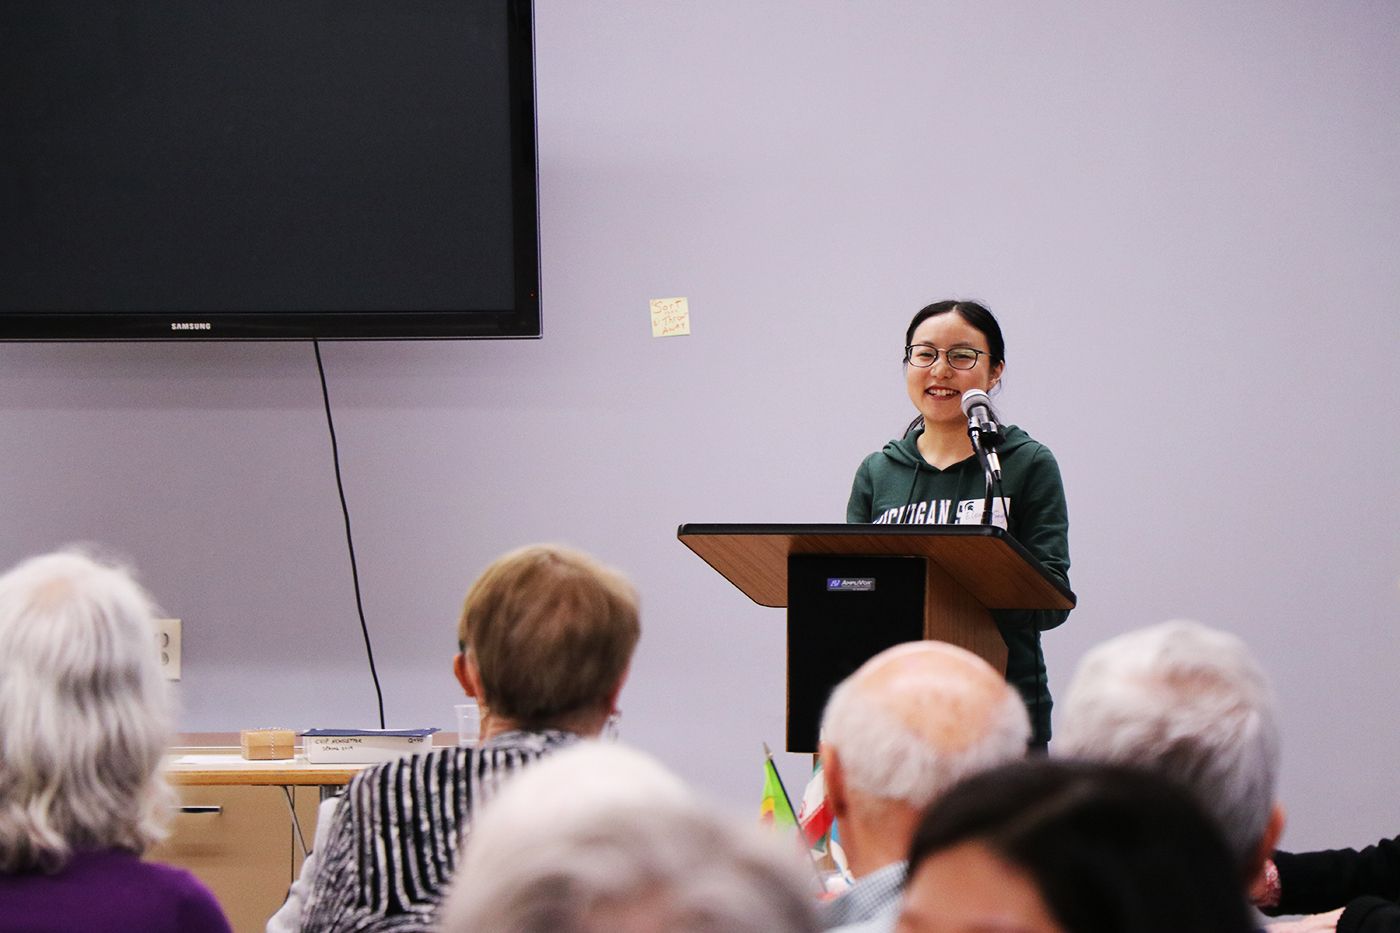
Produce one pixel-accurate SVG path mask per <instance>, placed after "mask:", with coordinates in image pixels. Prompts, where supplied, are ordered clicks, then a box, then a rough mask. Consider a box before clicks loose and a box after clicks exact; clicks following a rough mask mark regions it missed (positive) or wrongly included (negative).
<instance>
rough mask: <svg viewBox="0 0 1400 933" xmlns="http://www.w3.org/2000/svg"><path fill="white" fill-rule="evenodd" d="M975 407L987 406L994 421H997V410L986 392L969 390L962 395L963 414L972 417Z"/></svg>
mask: <svg viewBox="0 0 1400 933" xmlns="http://www.w3.org/2000/svg"><path fill="white" fill-rule="evenodd" d="M974 405H984V406H986V409H987V411H988V412H990V413H991V417H992V420H993V421H995V420H996V416H997V410H996V408H995V407H993V405H992V397H991V396H990V395H988V394H987V393H986V392H984V391H982V390H981V389H968V390H967V391H966V392H964V393H963V394H962V413H963V414H964V415H969V416H970V415H971V414H972V406H974Z"/></svg>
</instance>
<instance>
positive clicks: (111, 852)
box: [0, 552, 229, 933]
mask: <svg viewBox="0 0 1400 933" xmlns="http://www.w3.org/2000/svg"><path fill="white" fill-rule="evenodd" d="M155 637H156V628H155V621H154V612H153V609H152V603H151V600H150V598H149V597H148V596H147V595H146V593H145V592H144V591H142V589H141V588H140V587H139V586H137V585H136V583H134V582H133V581H132V579H131V577H130V576H129V575H128V574H127V572H126V571H124V570H122V569H120V568H118V567H114V566H110V565H106V564H102V563H99V562H98V561H96V560H93V559H92V558H90V557H87V556H84V555H83V554H80V553H76V552H70V553H59V554H48V555H44V556H42V557H35V558H32V559H30V560H27V561H25V562H24V563H21V564H20V565H19V566H17V567H15V568H14V569H13V570H11V571H10V572H9V573H7V574H5V575H4V576H3V577H0V928H3V929H5V930H86V931H93V933H166V931H168V933H176V931H185V930H201V931H212V933H218V931H227V930H228V929H229V927H228V922H227V921H226V920H225V918H224V915H223V912H222V911H221V910H220V909H219V905H218V903H217V902H216V901H215V900H214V897H213V895H212V894H210V893H209V891H208V890H207V889H205V888H204V887H203V886H202V885H201V884H200V883H199V882H198V881H196V880H195V879H194V877H193V876H191V875H190V874H188V873H187V872H184V871H181V870H179V869H175V868H170V867H168V866H164V865H155V864H151V863H148V862H143V861H141V853H142V852H143V851H145V850H146V848H147V847H149V846H150V845H151V844H152V843H154V842H156V841H157V840H158V839H160V838H161V836H163V835H164V829H163V826H164V822H165V819H166V817H167V815H168V813H169V810H170V804H171V803H172V801H173V797H172V795H171V792H170V789H169V787H168V786H167V785H166V783H165V781H164V779H163V778H162V777H161V775H160V765H161V759H162V757H163V756H164V754H165V750H166V746H167V745H168V743H169V738H170V713H169V705H168V698H167V691H166V684H165V680H164V678H163V676H162V674H161V671H160V665H159V662H158V660H157V658H156V649H155Z"/></svg>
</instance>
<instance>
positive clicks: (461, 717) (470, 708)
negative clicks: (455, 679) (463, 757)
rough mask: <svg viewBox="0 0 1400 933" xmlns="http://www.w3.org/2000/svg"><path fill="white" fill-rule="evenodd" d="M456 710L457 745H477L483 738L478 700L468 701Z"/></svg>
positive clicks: (459, 705) (459, 704)
mask: <svg viewBox="0 0 1400 933" xmlns="http://www.w3.org/2000/svg"><path fill="white" fill-rule="evenodd" d="M454 708H455V709H456V710H457V744H458V745H467V746H474V745H476V743H477V740H478V739H480V738H481V707H479V706H477V705H476V700H467V701H466V702H465V703H458V704H457V705H456V706H455V707H454Z"/></svg>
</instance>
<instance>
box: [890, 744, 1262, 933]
mask: <svg viewBox="0 0 1400 933" xmlns="http://www.w3.org/2000/svg"><path fill="white" fill-rule="evenodd" d="M965 844H975V845H979V846H981V847H983V848H984V849H985V850H987V851H989V852H990V853H992V854H993V855H994V856H996V857H997V858H998V859H1000V860H1002V861H1003V862H1005V863H1007V864H1009V865H1011V866H1013V867H1014V868H1015V869H1017V870H1019V871H1020V872H1021V873H1024V875H1026V876H1029V878H1030V879H1031V880H1032V881H1033V883H1034V885H1035V887H1036V888H1037V889H1038V891H1039V894H1040V897H1041V899H1042V900H1043V901H1044V903H1045V905H1046V907H1048V908H1049V910H1050V912H1051V913H1052V914H1053V915H1054V918H1055V920H1056V921H1057V922H1058V925H1059V926H1060V928H1061V929H1063V930H1064V931H1065V933H1090V931H1098V930H1133V931H1135V933H1181V931H1185V930H1190V931H1193V933H1244V931H1249V930H1252V929H1253V928H1254V927H1253V923H1252V921H1251V917H1250V912H1249V910H1248V907H1247V905H1246V903H1245V899H1244V896H1243V894H1242V892H1241V890H1240V886H1239V883H1238V880H1237V876H1236V874H1235V870H1234V860H1233V857H1232V855H1231V853H1230V851H1229V850H1228V849H1227V848H1226V845H1225V841H1224V839H1223V837H1222V836H1221V835H1220V831H1219V828H1218V827H1217V826H1216V824H1215V821H1214V820H1213V819H1212V818H1211V817H1210V816H1209V815H1207V814H1206V813H1205V811H1204V810H1203V809H1202V808H1201V807H1200V805H1199V804H1197V803H1196V801H1195V799H1194V798H1193V797H1192V796H1191V795H1190V794H1188V793H1187V792H1186V791H1185V790H1184V789H1182V788H1180V787H1179V786H1178V785H1177V784H1176V783H1175V782H1172V781H1169V780H1167V779H1166V778H1163V777H1161V776H1159V775H1156V774H1152V773H1150V772H1146V771H1141V770H1139V769H1135V768H1128V767H1124V766H1120V765H1110V764H1096V763H1089V762H1076V761H1065V760H1055V759H1049V760H1047V759H1031V760H1027V761H1022V762H1016V763H1013V764H1009V765H1006V766H1004V767H1001V768H997V769H994V770H991V771H987V772H984V773H982V774H979V775H976V776H974V777H972V778H970V779H968V780H967V781H966V782H964V783H962V784H960V785H959V786H958V787H956V788H954V789H953V790H951V791H949V792H948V794H946V795H945V796H944V797H943V798H942V799H940V800H939V801H938V802H937V803H935V804H934V805H933V806H932V807H931V808H929V810H928V812H927V813H926V814H925V815H924V818H923V820H922V821H921V823H920V825H919V827H918V829H917V830H916V831H915V833H914V841H913V844H912V845H911V847H910V855H909V877H910V892H911V893H910V895H909V896H910V897H911V898H919V897H924V896H932V901H931V903H930V904H929V905H928V910H929V911H930V912H932V913H936V912H937V909H938V908H937V893H938V892H937V891H925V890H923V889H921V888H919V887H918V885H919V881H920V879H919V877H918V875H919V869H920V868H921V867H922V866H924V865H925V864H926V863H927V862H928V861H929V860H930V859H932V858H933V857H935V856H937V855H938V854H940V853H943V852H946V851H948V850H950V849H953V848H954V847H958V846H962V845H965ZM993 899H996V897H995V896H994V898H993ZM989 906H990V905H989Z"/></svg>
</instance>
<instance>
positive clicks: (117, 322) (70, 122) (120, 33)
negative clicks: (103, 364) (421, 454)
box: [0, 0, 541, 340]
mask: <svg viewBox="0 0 1400 933" xmlns="http://www.w3.org/2000/svg"><path fill="white" fill-rule="evenodd" d="M534 84H535V82H534V41H533V8H532V3H531V0H235V2H222V0H139V2H133V0H4V2H3V3H0V87H3V91H2V92H0V339H4V340H155V339H165V340H189V339H203V340H209V339H297V338H308V337H318V338H394V339H405V338H452V337H538V336H539V335H540V333H541V327H540V298H539V214H538V182H537V169H536V153H535V87H534Z"/></svg>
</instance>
